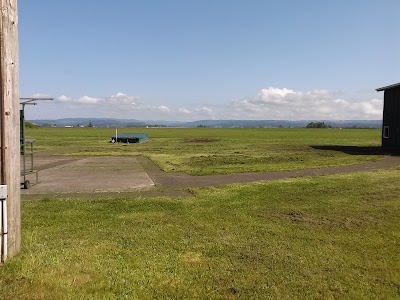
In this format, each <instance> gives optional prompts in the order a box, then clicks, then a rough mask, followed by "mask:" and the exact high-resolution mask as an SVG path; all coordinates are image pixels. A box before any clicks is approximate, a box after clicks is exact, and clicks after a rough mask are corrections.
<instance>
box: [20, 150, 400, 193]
mask: <svg viewBox="0 0 400 300" xmlns="http://www.w3.org/2000/svg"><path fill="white" fill-rule="evenodd" d="M398 166H400V157H398V156H388V157H386V158H384V159H382V160H379V161H375V162H368V163H364V164H359V165H350V166H338V167H331V168H321V169H307V170H294V171H284V172H265V173H240V174H228V175H209V176H190V175H188V174H185V173H165V172H164V171H162V170H161V169H160V168H159V167H158V166H157V165H155V164H154V163H153V162H152V161H151V160H150V159H148V158H146V157H142V156H136V157H135V156H132V157H130V156H119V157H113V156H104V157H103V156H101V157H72V158H71V157H62V156H39V157H37V158H35V169H37V170H39V184H37V185H34V186H32V187H31V188H30V189H26V190H24V189H23V190H21V194H22V195H23V197H28V198H29V196H33V195H37V196H57V195H59V196H67V195H70V194H79V195H93V194H99V195H105V194H107V195H108V194H110V195H114V194H116V193H117V194H121V195H124V194H130V193H145V194H149V195H152V196H185V195H187V194H188V193H187V191H186V190H185V189H184V188H191V187H208V186H222V185H226V184H234V183H247V182H257V181H270V180H279V179H284V178H295V177H307V176H321V175H331V174H338V173H349V172H357V171H372V170H377V169H385V168H393V167H398Z"/></svg>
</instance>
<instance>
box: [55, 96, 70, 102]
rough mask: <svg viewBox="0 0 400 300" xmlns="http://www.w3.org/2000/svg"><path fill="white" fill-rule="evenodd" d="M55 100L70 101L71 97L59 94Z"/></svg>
mask: <svg viewBox="0 0 400 300" xmlns="http://www.w3.org/2000/svg"><path fill="white" fill-rule="evenodd" d="M56 100H57V101H60V102H71V101H72V98H69V97H67V96H65V95H61V96H59V97H57V99H56Z"/></svg>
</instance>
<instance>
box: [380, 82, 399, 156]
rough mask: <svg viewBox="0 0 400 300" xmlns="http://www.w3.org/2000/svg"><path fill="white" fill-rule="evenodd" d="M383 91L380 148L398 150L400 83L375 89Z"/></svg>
mask: <svg viewBox="0 0 400 300" xmlns="http://www.w3.org/2000/svg"><path fill="white" fill-rule="evenodd" d="M376 91H377V92H381V91H384V93H385V94H384V100H383V123H382V147H384V148H400V83H396V84H392V85H388V86H384V87H381V88H379V89H376Z"/></svg>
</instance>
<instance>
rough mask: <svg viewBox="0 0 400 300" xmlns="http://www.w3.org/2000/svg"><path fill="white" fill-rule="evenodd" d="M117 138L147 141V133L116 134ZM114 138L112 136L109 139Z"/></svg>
mask: <svg viewBox="0 0 400 300" xmlns="http://www.w3.org/2000/svg"><path fill="white" fill-rule="evenodd" d="M117 136H118V138H123V139H126V138H128V139H129V138H131V139H132V138H137V139H147V138H148V135H147V133H118V135H117ZM115 137H116V136H115V135H114V136H112V137H111V138H115Z"/></svg>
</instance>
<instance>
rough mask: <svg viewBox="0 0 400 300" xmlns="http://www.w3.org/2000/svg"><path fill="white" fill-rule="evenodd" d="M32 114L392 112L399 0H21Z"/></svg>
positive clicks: (399, 43) (399, 44)
mask: <svg viewBox="0 0 400 300" xmlns="http://www.w3.org/2000/svg"><path fill="white" fill-rule="evenodd" d="M18 6H19V51H20V95H21V97H30V96H50V97H54V98H55V100H54V101H52V102H51V103H47V102H46V103H45V102H42V103H40V105H37V106H35V107H33V106H30V107H29V108H27V110H26V115H27V118H28V119H38V118H49V119H57V118H62V117H90V118H94V117H110V118H129V119H138V120H182V121H184V120H199V119H291V120H301V119H336V120H337V119H381V115H382V98H383V94H382V93H377V92H375V90H374V89H375V88H377V87H380V86H385V85H389V84H393V83H397V82H400V55H399V53H400V40H399V39H398V32H399V28H400V18H399V17H398V12H399V11H400V1H398V0H379V1H377V0H371V1H362V0H347V1H346V0H336V1H321V0H318V1H317V0H304V1H297V0H291V1H289V0H280V1H278V0H276V1H268V0H264V1H261V0H252V1H251V0H248V1H244V0H243V1H239V0H230V1H227V0H225V1H222V0H201V1H200V0H198V1H194V0H193V1H190V0H186V1H183V0H171V1H168V0H141V1H139V0H115V1H101V0H84V1H82V0H80V1H78V0H68V1H66V0H65V1H62V0H37V1H36V0H35V1H29V0H19V1H18Z"/></svg>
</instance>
